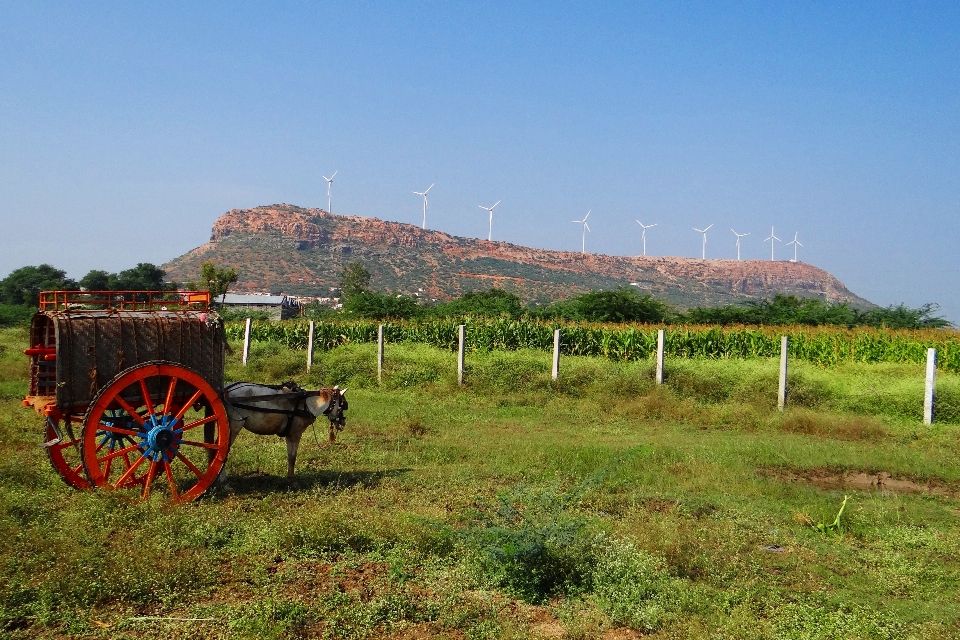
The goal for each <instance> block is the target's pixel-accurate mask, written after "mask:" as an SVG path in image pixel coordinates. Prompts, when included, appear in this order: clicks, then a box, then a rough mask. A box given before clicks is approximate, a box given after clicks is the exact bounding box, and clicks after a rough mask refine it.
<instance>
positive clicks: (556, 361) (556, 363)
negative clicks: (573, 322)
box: [550, 329, 560, 380]
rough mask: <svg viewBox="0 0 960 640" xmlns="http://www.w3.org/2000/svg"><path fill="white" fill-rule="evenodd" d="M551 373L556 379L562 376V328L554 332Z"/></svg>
mask: <svg viewBox="0 0 960 640" xmlns="http://www.w3.org/2000/svg"><path fill="white" fill-rule="evenodd" d="M550 375H551V376H552V377H553V379H554V380H556V379H557V378H559V377H560V329H556V330H555V331H554V332H553V368H552V370H551V374H550Z"/></svg>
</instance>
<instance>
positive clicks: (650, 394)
mask: <svg viewBox="0 0 960 640" xmlns="http://www.w3.org/2000/svg"><path fill="white" fill-rule="evenodd" d="M25 342H26V333H25V332H24V331H22V330H5V331H0V539H2V540H3V544H2V545H0V560H2V563H3V565H2V566H3V576H2V578H0V635H4V636H7V637H14V638H16V637H23V638H26V637H31V638H33V637H38V636H40V637H43V636H46V637H70V636H83V637H131V638H133V637H137V638H140V637H156V638H166V637H183V638H211V637H216V638H219V637H239V638H243V637H249V638H261V637H268V638H269V637H276V638H281V637H330V638H366V637H393V638H426V637H450V638H528V637H533V638H538V637H539V638H561V637H566V638H611V639H612V638H632V637H640V636H641V635H643V636H645V637H653V638H791V639H793V638H831V639H833V638H909V637H914V638H955V637H958V636H960V526H958V525H960V502H958V495H960V465H958V455H957V451H958V433H960V426H958V425H960V377H958V376H957V375H955V374H949V373H942V374H941V375H940V378H939V385H938V393H939V400H940V404H939V409H940V414H939V415H940V418H941V419H942V421H941V422H939V423H938V424H936V425H934V426H933V427H923V426H922V425H920V413H921V407H920V404H921V398H922V388H923V371H922V366H919V365H896V364H884V365H866V364H848V365H842V366H837V367H832V368H826V369H825V368H818V367H816V366H814V365H811V364H804V363H797V364H796V366H794V367H793V368H792V378H791V396H790V398H791V407H790V409H789V410H788V411H787V412H785V413H783V414H781V413H779V412H777V411H776V410H775V403H776V376H777V363H776V362H775V361H774V360H767V359H756V360H744V361H736V360H684V361H671V362H670V363H669V367H668V369H667V384H666V385H665V386H664V387H662V388H657V387H655V385H653V384H652V378H653V372H652V368H651V364H650V363H648V362H629V363H616V362H612V361H610V360H606V359H601V358H586V357H582V358H580V357H568V358H565V359H564V361H563V367H562V371H561V380H560V381H558V382H556V383H552V382H551V381H550V375H549V354H546V353H543V352H540V351H523V350H521V351H513V352H490V353H474V354H471V355H470V357H469V360H468V367H467V372H466V378H467V381H468V384H467V386H466V387H465V388H462V389H461V388H458V386H457V385H456V379H455V362H454V356H453V355H452V354H451V353H450V352H448V351H442V350H439V349H435V348H431V347H427V346H423V345H388V352H387V369H386V372H385V373H386V375H385V380H384V384H383V386H382V387H378V386H377V384H376V369H375V353H374V351H375V346H374V345H366V344H364V345H346V346H342V347H338V348H336V349H333V350H331V351H328V352H325V353H322V354H318V356H317V361H316V365H315V369H314V371H313V373H312V374H310V375H307V374H306V372H305V371H304V370H303V353H302V352H293V351H290V350H289V349H288V348H286V347H285V346H282V345H279V344H276V343H270V342H263V343H255V344H254V345H253V350H252V355H251V362H252V364H251V366H249V367H247V368H246V369H244V368H243V367H241V366H240V365H239V363H238V362H237V361H236V353H237V352H238V351H239V350H235V354H234V355H233V356H232V357H231V358H232V359H231V361H230V363H229V366H228V372H227V374H228V379H230V380H237V379H246V380H254V381H260V382H276V381H283V380H287V379H291V378H293V379H296V380H298V381H299V382H301V384H304V385H308V384H309V385H314V386H315V385H317V384H320V383H324V384H330V383H340V384H345V385H348V386H349V387H350V392H349V397H350V400H351V405H350V411H349V413H348V424H347V429H346V431H344V432H343V433H342V434H341V436H340V439H339V440H338V442H337V443H336V444H335V445H333V446H327V445H326V444H325V443H324V442H323V440H324V434H325V425H322V424H321V425H319V426H320V427H321V429H320V430H318V432H317V436H318V437H319V444H318V443H317V442H315V441H314V439H313V436H312V435H311V434H307V436H306V437H305V439H304V444H303V446H302V448H301V457H300V460H299V462H298V478H297V481H296V483H295V484H289V483H288V482H287V481H286V480H285V479H283V475H284V472H285V467H286V462H285V456H284V448H283V443H282V441H281V440H279V439H278V438H266V437H255V436H252V435H251V434H245V435H244V436H243V437H241V439H240V440H239V441H238V443H237V445H236V447H235V448H234V450H233V451H232V453H231V456H230V462H229V471H230V474H231V476H232V480H231V485H232V488H233V491H232V492H222V493H218V494H215V495H212V496H209V497H206V498H204V499H201V500H200V501H198V502H195V503H192V504H189V505H185V506H177V507H171V506H167V505H165V504H164V501H163V497H164V496H163V495H162V494H159V493H157V494H155V495H154V496H152V497H151V499H150V501H148V502H145V503H144V502H140V501H139V500H138V499H136V498H134V497H133V496H130V495H127V494H125V493H123V492H115V493H107V492H76V491H73V490H71V489H69V488H67V487H66V486H65V485H63V484H62V483H61V482H60V480H59V479H58V478H57V477H56V476H55V475H54V473H53V472H52V470H51V469H50V467H49V465H48V464H47V462H46V459H45V457H44V454H43V451H42V450H41V448H40V447H39V446H37V445H38V443H39V441H40V421H39V419H38V418H37V417H36V416H35V415H34V414H33V413H32V412H31V411H30V410H28V409H24V408H22V407H20V406H19V399H20V398H21V397H22V395H23V393H24V392H25V390H26V366H25V360H26V359H25V358H24V357H23V356H22V355H21V351H22V349H23V348H24V347H25ZM878 476H879V477H880V478H881V479H882V481H883V482H884V484H882V485H881V486H880V487H879V488H877V487H872V486H871V482H875V480H876V478H877V477H878ZM845 496H849V500H848V501H847V503H846V506H845V509H844V511H843V515H842V516H841V517H840V520H839V526H832V525H833V524H834V523H835V518H836V515H837V512H838V510H839V509H840V508H841V504H842V503H843V502H844V497H845ZM818 525H819V526H818Z"/></svg>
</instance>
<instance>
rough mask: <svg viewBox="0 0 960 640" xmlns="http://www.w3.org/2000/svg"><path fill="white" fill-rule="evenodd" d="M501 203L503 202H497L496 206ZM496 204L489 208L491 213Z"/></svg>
mask: <svg viewBox="0 0 960 640" xmlns="http://www.w3.org/2000/svg"><path fill="white" fill-rule="evenodd" d="M501 202H503V200H497V204H500V203H501ZM497 204H495V205H493V207H490V210H491V211H492V210H493V209H494V207H496V206H497Z"/></svg>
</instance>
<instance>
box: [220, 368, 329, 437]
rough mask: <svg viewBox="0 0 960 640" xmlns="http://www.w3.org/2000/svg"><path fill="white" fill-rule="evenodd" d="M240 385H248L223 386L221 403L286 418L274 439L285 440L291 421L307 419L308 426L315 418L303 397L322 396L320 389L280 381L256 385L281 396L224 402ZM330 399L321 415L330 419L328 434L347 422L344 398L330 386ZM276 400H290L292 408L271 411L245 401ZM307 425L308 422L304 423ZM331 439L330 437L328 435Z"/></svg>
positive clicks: (274, 395) (262, 396)
mask: <svg viewBox="0 0 960 640" xmlns="http://www.w3.org/2000/svg"><path fill="white" fill-rule="evenodd" d="M244 384H251V383H248V382H234V383H233V384H231V385H228V386H226V387H224V389H223V394H222V396H223V402H224V403H225V404H228V405H230V406H231V407H233V408H234V409H244V410H246V411H254V412H257V413H275V414H280V415H285V416H287V422H286V424H285V425H284V426H283V428H282V429H281V430H280V431H279V432H277V434H276V435H277V437H280V438H285V437H287V434H289V433H290V428H291V427H292V426H293V419H294V418H304V419H305V420H309V421H310V423H312V422H313V421H314V420H316V419H317V417H316V416H315V415H313V414H312V413H310V412H309V411H307V409H306V406H307V398H309V397H311V396H319V395H321V394H322V393H323V390H318V391H307V390H306V389H302V388H301V387H300V385H298V384H297V383H296V382H293V381H292V380H291V381H290V382H284V383H283V384H279V385H274V384H258V385H257V386H260V387H266V388H268V389H273V390H274V391H281V392H283V393H274V394H269V395H261V396H247V397H245V398H243V400H244V401H245V402H242V403H241V402H230V401H229V400H227V396H228V395H229V394H230V390H231V389H233V388H235V387H237V386H239V385H244ZM330 393H331V398H330V402H329V403H328V404H327V408H326V410H325V411H324V412H323V415H325V416H327V418H328V419H329V420H330V432H331V434H332V433H333V431H334V429H336V430H337V431H342V430H343V427H344V426H346V424H347V419H346V417H345V416H344V415H343V412H344V411H346V410H347V409H348V405H347V399H346V397H344V395H343V394H342V393H341V392H340V388H339V387H334V388H333V389H331V390H330ZM268 400H269V401H277V400H293V401H294V404H293V409H274V408H273V407H257V406H253V405H250V404H246V402H265V401H268ZM308 424H309V423H308ZM331 437H332V436H331Z"/></svg>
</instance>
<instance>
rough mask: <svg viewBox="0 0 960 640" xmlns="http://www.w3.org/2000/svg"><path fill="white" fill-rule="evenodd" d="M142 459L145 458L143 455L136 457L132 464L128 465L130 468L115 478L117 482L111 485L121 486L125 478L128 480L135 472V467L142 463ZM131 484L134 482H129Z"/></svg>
mask: <svg viewBox="0 0 960 640" xmlns="http://www.w3.org/2000/svg"><path fill="white" fill-rule="evenodd" d="M144 460H146V458H144V457H143V456H140V457H139V458H137V461H136V462H134V463H133V464H132V465H130V468H129V469H127V471H126V473H124V474H123V475H122V476H120V477H119V478H117V483H116V484H115V485H113V486H114V487H116V488H120V487H121V486H123V484H124V483H125V482H126V481H127V480H129V479H130V478H131V477H133V474H134V472H136V470H137V467H139V466H140V465H141V464H142V463H143V461H144ZM131 484H134V483H131Z"/></svg>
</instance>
